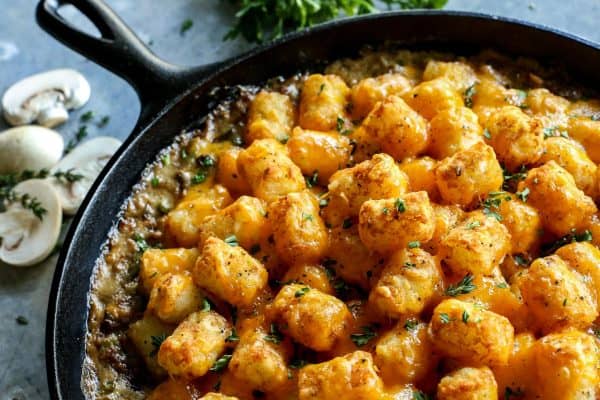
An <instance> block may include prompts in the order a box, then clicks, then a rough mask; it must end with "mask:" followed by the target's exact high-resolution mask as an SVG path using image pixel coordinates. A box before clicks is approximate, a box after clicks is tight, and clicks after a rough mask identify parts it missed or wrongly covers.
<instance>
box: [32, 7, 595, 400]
mask: <svg viewBox="0 0 600 400" xmlns="http://www.w3.org/2000/svg"><path fill="white" fill-rule="evenodd" d="M64 4H72V5H73V6H75V7H76V8H77V9H79V10H80V11H81V12H82V13H83V14H85V15H86V16H87V17H88V18H89V19H90V20H91V21H92V23H94V25H95V26H96V27H97V28H98V30H99V31H100V33H101V37H100V38H96V37H92V36H89V35H87V34H85V33H83V32H81V31H79V30H77V29H76V28H75V27H73V26H72V25H70V24H69V23H68V22H67V21H65V20H64V19H63V18H62V17H61V16H60V15H59V14H58V8H59V7H60V6H61V5H64ZM37 20H38V23H39V24H40V25H41V27H42V28H43V29H44V30H46V31H47V32H48V33H50V34H51V35H53V36H54V37H56V38H57V39H58V40H60V41H61V42H63V43H64V44H66V45H67V46H69V47H71V48H72V49H74V50H76V51H78V52H80V53H81V54H83V55H84V56H86V57H88V58H90V59H91V60H93V61H95V62H97V63H98V64H101V65H102V66H104V67H105V68H107V69H109V70H110V71H112V72H114V73H115V74H117V75H119V76H121V77H122V78H124V79H126V80H127V81H128V82H129V83H130V84H131V85H132V86H133V87H134V88H135V90H136V91H137V93H138V95H139V98H140V100H141V102H142V109H141V110H142V111H141V115H140V118H139V120H138V123H137V126H136V127H135V129H134V130H133V132H132V133H131V135H130V136H129V138H128V139H127V140H125V143H124V144H123V146H122V147H121V148H120V149H119V151H118V152H117V153H116V154H115V156H114V157H113V158H112V159H111V161H110V162H109V163H108V165H107V166H106V168H105V169H104V171H103V172H102V173H101V174H100V176H99V178H98V179H97V180H96V182H95V184H94V185H93V187H92V189H91V190H90V194H89V195H88V196H87V198H86V199H85V201H84V202H83V204H82V205H81V207H80V209H79V212H78V213H77V215H76V216H75V219H74V220H73V223H72V225H71V229H70V231H69V233H68V235H67V238H66V239H65V242H64V245H63V250H62V252H61V255H60V258H59V260H58V265H57V268H56V272H55V275H54V281H53V283H52V290H51V293H50V300H49V305H48V317H47V318H48V319H47V326H46V359H47V371H48V383H49V387H50V393H51V397H52V398H53V399H69V400H77V399H83V398H84V394H83V392H82V389H81V386H80V381H81V368H82V362H83V358H84V355H85V335H86V329H87V328H86V327H87V316H88V293H89V290H90V278H91V276H92V272H93V268H94V263H95V260H96V259H97V258H98V257H99V256H100V251H101V247H102V245H103V243H104V242H105V241H106V238H107V234H108V232H109V230H110V228H111V227H112V226H113V224H114V223H115V217H116V215H117V213H118V212H119V209H120V207H121V205H122V204H123V202H124V201H125V200H126V198H127V197H128V196H129V195H130V192H131V188H132V186H133V185H134V184H135V183H137V182H138V181H139V179H140V174H141V172H142V170H143V169H144V167H145V166H146V164H147V163H148V162H149V161H152V160H153V159H154V158H155V156H156V154H157V153H158V151H159V150H161V149H162V148H164V147H166V146H168V145H169V144H171V142H172V140H173V137H174V136H175V135H176V134H177V133H179V132H180V131H181V130H182V129H185V128H186V127H188V126H190V124H192V123H194V122H195V121H197V120H198V118H199V117H200V116H203V115H205V114H206V113H207V112H208V111H209V109H210V108H211V107H212V106H213V105H214V104H215V103H214V99H213V98H211V96H209V92H210V90H211V89H212V88H215V87H218V86H226V85H236V84H256V83H260V82H263V81H265V80H266V79H268V78H270V77H273V76H277V75H286V74H291V73H294V72H296V71H298V70H299V69H302V68H303V67H309V66H310V65H314V62H315V61H317V60H328V59H330V60H331V59H335V58H339V57H342V56H348V55H353V54H356V52H357V49H359V48H360V47H362V46H364V45H366V44H377V43H382V42H384V41H387V40H392V41H397V42H399V43H401V44H403V45H405V46H406V47H411V48H436V49H444V50H452V51H457V52H461V53H469V52H472V51H477V50H478V49H481V48H494V49H497V50H500V51H503V52H505V53H509V54H514V55H525V56H530V57H534V58H537V59H538V60H541V61H543V60H549V59H552V60H559V61H561V62H563V63H564V65H565V66H566V67H567V69H568V70H569V72H570V73H571V74H574V76H576V77H577V78H578V79H579V80H584V81H587V83H588V84H589V85H592V87H595V88H598V87H599V86H600V85H598V80H599V79H600V75H599V74H598V71H600V46H598V45H597V44H594V43H590V42H587V41H585V40H582V39H580V38H577V37H574V36H571V35H568V34H565V33H561V32H558V31H556V30H553V29H548V28H544V27H540V26H537V25H533V24H529V23H524V22H518V21H514V20H509V19H506V18H498V17H490V16H485V15H480V14H472V13H464V12H448V11H436V12H431V11H430V12H425V11H415V12H398V13H385V14H379V15H369V16H365V17H361V18H353V19H346V20H341V21H335V22H331V23H328V24H324V25H321V26H319V27H316V28H314V29H309V30H307V31H304V32H301V33H296V34H291V35H288V36H287V37H285V38H283V39H281V40H278V41H276V42H274V43H272V44H269V45H265V46H262V47H259V48H257V49H256V50H253V51H251V52H249V53H247V54H244V55H242V56H240V57H236V58H234V59H232V60H228V61H226V62H224V63H219V64H213V65H208V66H203V67H196V68H183V67H178V66H174V65H171V64H168V63H166V62H164V61H162V60H160V59H159V58H157V57H156V56H155V55H154V54H152V52H151V51H150V50H149V49H148V48H147V47H146V46H145V45H144V44H143V43H142V42H141V41H140V39H139V38H138V37H137V36H135V34H134V33H133V32H132V31H131V30H130V29H129V28H128V27H127V26H126V25H125V24H124V23H123V21H122V20H121V19H120V18H119V17H118V16H117V15H116V14H115V13H114V12H113V11H112V10H111V9H110V8H109V7H108V6H107V5H106V4H105V3H104V2H103V1H102V0H41V1H40V3H39V5H38V7H37Z"/></svg>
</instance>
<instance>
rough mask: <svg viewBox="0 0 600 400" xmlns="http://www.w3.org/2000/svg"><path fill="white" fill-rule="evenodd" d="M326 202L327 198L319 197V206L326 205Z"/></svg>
mask: <svg viewBox="0 0 600 400" xmlns="http://www.w3.org/2000/svg"><path fill="white" fill-rule="evenodd" d="M327 204H329V199H328V198H326V197H324V198H322V199H319V208H323V207H327Z"/></svg>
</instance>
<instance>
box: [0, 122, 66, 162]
mask: <svg viewBox="0 0 600 400" xmlns="http://www.w3.org/2000/svg"><path fill="white" fill-rule="evenodd" d="M63 148H64V142H63V138H62V136H60V134H59V133H58V132H56V131H53V130H52V129H48V128H44V127H42V126H35V125H26V126H19V127H17V128H11V129H7V130H5V131H4V132H0V174H6V173H10V172H22V171H24V170H26V169H28V170H39V169H42V168H50V167H52V166H53V165H54V164H56V163H57V162H58V160H60V157H61V156H62V153H63Z"/></svg>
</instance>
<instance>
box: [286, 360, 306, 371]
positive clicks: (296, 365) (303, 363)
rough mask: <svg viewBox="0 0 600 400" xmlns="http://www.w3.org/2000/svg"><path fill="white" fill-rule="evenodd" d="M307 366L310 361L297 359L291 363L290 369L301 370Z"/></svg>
mask: <svg viewBox="0 0 600 400" xmlns="http://www.w3.org/2000/svg"><path fill="white" fill-rule="evenodd" d="M307 364H308V361H306V360H302V359H299V358H296V359H293V360H292V361H291V362H290V365H289V367H290V368H292V369H300V368H303V367H305V366H306V365H307Z"/></svg>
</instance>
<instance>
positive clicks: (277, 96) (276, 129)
mask: <svg viewBox="0 0 600 400" xmlns="http://www.w3.org/2000/svg"><path fill="white" fill-rule="evenodd" d="M294 113H295V109H294V104H293V103H292V100H291V99H290V97H289V96H287V95H285V94H281V93H276V92H269V91H267V90H261V91H260V92H258V94H257V95H256V97H255V98H254V99H253V100H252V102H251V103H250V109H249V110H248V123H247V125H246V136H245V142H246V144H248V145H249V144H252V142H253V141H255V140H257V139H276V140H278V141H280V142H285V141H286V140H287V139H288V138H289V137H290V134H291V131H292V127H293V126H294V120H295V115H294Z"/></svg>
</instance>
